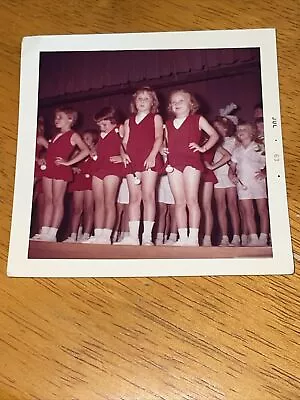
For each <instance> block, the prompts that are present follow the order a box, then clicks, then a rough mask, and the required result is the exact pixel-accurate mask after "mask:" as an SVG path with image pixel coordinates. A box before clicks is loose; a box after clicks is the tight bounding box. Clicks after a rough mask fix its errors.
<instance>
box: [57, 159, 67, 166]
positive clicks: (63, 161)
mask: <svg viewBox="0 0 300 400" xmlns="http://www.w3.org/2000/svg"><path fill="white" fill-rule="evenodd" d="M55 164H56V165H65V166H66V167H67V166H69V163H68V161H66V160H64V159H63V158H61V157H56V160H55Z"/></svg>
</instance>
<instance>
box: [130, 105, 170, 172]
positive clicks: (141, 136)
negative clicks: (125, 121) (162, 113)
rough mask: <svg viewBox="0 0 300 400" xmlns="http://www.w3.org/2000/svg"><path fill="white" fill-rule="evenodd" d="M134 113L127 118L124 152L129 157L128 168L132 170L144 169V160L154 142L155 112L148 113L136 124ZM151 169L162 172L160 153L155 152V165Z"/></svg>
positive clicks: (141, 170) (140, 170) (139, 170)
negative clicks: (127, 126)
mask: <svg viewBox="0 0 300 400" xmlns="http://www.w3.org/2000/svg"><path fill="white" fill-rule="evenodd" d="M135 117H136V115H135V114H134V115H132V116H131V117H130V118H129V129H130V131H129V138H128V142H127V148H126V152H127V154H128V155H129V157H130V159H131V164H130V169H131V170H132V171H133V172H143V171H145V167H144V162H145V160H146V158H147V157H148V156H149V154H150V153H151V151H152V148H153V145H154V142H155V125H154V118H155V114H152V113H149V114H147V115H146V116H145V118H143V119H142V121H141V122H139V123H138V124H137V123H136V121H135ZM151 169H152V171H155V172H158V173H162V171H163V169H164V165H163V160H162V158H161V155H160V154H159V153H157V155H156V158H155V166H154V167H153V168H151Z"/></svg>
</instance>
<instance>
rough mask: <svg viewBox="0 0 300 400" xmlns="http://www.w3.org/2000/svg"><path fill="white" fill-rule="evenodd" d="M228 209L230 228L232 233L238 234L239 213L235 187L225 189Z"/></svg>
mask: <svg viewBox="0 0 300 400" xmlns="http://www.w3.org/2000/svg"><path fill="white" fill-rule="evenodd" d="M226 195H227V203H228V210H229V213H230V218H231V223H232V229H233V234H234V235H239V234H240V215H239V209H238V204H237V191H236V188H235V187H232V188H227V189H226Z"/></svg>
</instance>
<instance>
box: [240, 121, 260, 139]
mask: <svg viewBox="0 0 300 400" xmlns="http://www.w3.org/2000/svg"><path fill="white" fill-rule="evenodd" d="M241 126H247V127H248V128H250V133H251V135H252V138H253V139H255V137H256V135H257V129H256V126H255V125H254V124H253V123H251V122H241V123H240V124H238V125H237V127H236V133H238V130H239V128H240V127H241Z"/></svg>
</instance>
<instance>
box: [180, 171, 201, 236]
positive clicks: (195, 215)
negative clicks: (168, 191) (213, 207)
mask: <svg viewBox="0 0 300 400" xmlns="http://www.w3.org/2000/svg"><path fill="white" fill-rule="evenodd" d="M200 176H201V173H200V171H198V170H196V169H194V168H192V167H185V169H184V171H183V183H184V193H185V198H186V204H187V207H188V210H189V227H190V228H196V229H199V226H200V217H201V212H200V206H199V201H198V193H199V184H200Z"/></svg>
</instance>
